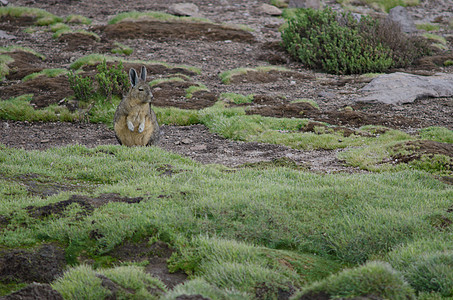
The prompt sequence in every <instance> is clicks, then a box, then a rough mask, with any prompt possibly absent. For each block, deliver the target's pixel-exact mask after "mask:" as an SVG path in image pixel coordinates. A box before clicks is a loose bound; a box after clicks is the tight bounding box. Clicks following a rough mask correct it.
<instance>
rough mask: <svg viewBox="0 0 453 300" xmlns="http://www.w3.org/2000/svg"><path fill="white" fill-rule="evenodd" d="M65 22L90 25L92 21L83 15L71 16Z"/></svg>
mask: <svg viewBox="0 0 453 300" xmlns="http://www.w3.org/2000/svg"><path fill="white" fill-rule="evenodd" d="M64 22H65V23H68V24H84V25H90V24H91V22H92V20H91V19H89V18H87V17H85V16H82V15H69V16H67V17H66V18H65V20H64Z"/></svg>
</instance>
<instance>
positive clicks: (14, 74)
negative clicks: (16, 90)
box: [6, 51, 43, 80]
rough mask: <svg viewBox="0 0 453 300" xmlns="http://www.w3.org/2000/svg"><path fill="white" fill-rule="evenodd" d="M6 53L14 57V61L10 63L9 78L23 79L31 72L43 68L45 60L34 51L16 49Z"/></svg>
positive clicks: (7, 77)
mask: <svg viewBox="0 0 453 300" xmlns="http://www.w3.org/2000/svg"><path fill="white" fill-rule="evenodd" d="M6 55H8V56H10V57H11V58H12V59H14V61H13V62H12V63H10V64H8V67H9V69H10V70H9V74H8V75H7V76H6V79H8V80H21V79H22V78H24V77H25V76H27V75H29V74H32V73H36V72H40V71H42V70H43V67H42V66H41V64H42V63H43V61H42V60H41V59H40V58H39V57H37V56H36V55H34V54H32V53H29V52H23V51H15V52H9V53H7V54H6Z"/></svg>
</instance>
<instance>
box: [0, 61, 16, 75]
mask: <svg viewBox="0 0 453 300" xmlns="http://www.w3.org/2000/svg"><path fill="white" fill-rule="evenodd" d="M12 62H14V59H13V58H12V57H11V56H8V55H0V80H3V78H4V77H5V76H6V75H8V74H9V67H8V64H10V63H12Z"/></svg>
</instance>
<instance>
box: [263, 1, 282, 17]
mask: <svg viewBox="0 0 453 300" xmlns="http://www.w3.org/2000/svg"><path fill="white" fill-rule="evenodd" d="M259 10H260V11H261V12H262V13H264V14H266V15H270V16H281V14H282V10H281V9H279V8H278V7H275V6H273V5H270V4H266V3H264V4H263V5H261V6H260V7H259Z"/></svg>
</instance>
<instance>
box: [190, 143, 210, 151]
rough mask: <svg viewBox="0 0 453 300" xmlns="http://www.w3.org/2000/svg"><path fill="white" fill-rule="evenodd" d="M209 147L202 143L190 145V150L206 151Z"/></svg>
mask: <svg viewBox="0 0 453 300" xmlns="http://www.w3.org/2000/svg"><path fill="white" fill-rule="evenodd" d="M206 149H208V146H206V145H204V144H201V145H195V146H193V147H190V150H192V151H204V150H206Z"/></svg>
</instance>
